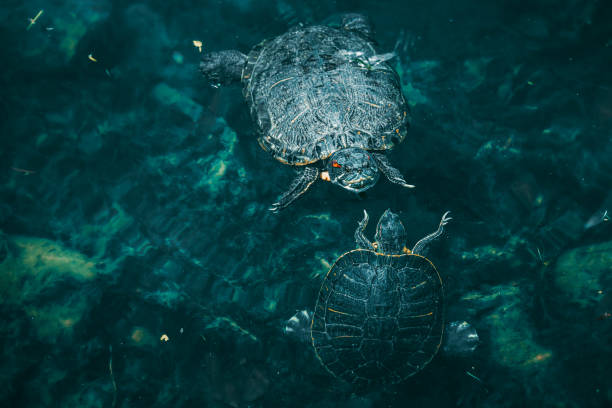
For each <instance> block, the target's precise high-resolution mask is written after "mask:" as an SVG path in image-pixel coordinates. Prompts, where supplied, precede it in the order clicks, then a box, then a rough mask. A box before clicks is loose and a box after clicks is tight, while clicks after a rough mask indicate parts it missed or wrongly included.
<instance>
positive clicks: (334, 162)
mask: <svg viewBox="0 0 612 408" xmlns="http://www.w3.org/2000/svg"><path fill="white" fill-rule="evenodd" d="M332 167H335V168H337V169H339V168H340V167H342V166H341V165H339V164H338V162H337V161H335V160H332Z"/></svg>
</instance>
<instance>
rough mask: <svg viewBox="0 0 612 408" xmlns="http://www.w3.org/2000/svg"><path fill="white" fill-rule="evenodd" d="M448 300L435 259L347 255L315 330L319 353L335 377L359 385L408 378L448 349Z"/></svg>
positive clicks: (331, 275)
mask: <svg viewBox="0 0 612 408" xmlns="http://www.w3.org/2000/svg"><path fill="white" fill-rule="evenodd" d="M443 297H444V294H443V288H442V281H441V279H440V275H439V274H438V272H437V271H436V269H435V267H434V266H433V264H432V263H431V262H430V261H429V260H428V259H427V258H424V257H422V256H420V255H384V254H379V253H375V252H373V251H368V250H362V249H357V250H354V251H351V252H347V253H346V254H344V255H342V256H341V257H340V258H339V259H338V260H337V261H336V263H335V264H334V266H333V267H332V268H331V269H330V271H329V272H328V273H327V276H326V277H325V280H324V282H323V285H322V286H321V290H320V292H319V298H318V300H317V304H316V307H315V312H314V317H313V320H312V329H311V335H312V343H313V346H314V348H315V351H316V353H317V356H318V357H319V360H321V363H323V365H324V366H325V367H326V368H327V370H328V371H329V372H330V373H331V374H333V375H334V376H336V377H339V378H341V379H343V380H346V381H348V382H349V383H353V384H356V385H359V386H360V385H368V384H371V383H376V384H380V383H397V382H400V381H403V380H405V379H406V378H408V377H410V376H412V375H414V374H416V373H417V372H419V371H420V370H421V369H423V367H424V366H425V365H427V363H429V361H431V359H432V358H433V357H434V356H435V354H436V352H437V351H438V348H439V347H440V342H441V339H442V334H443V330H444V329H443V327H444V313H443Z"/></svg>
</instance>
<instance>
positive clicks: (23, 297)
mask: <svg viewBox="0 0 612 408" xmlns="http://www.w3.org/2000/svg"><path fill="white" fill-rule="evenodd" d="M2 246H3V247H4V251H5V255H4V256H3V260H2V261H1V263H0V304H1V305H3V306H8V305H11V306H13V307H16V308H18V309H20V310H21V311H22V312H23V313H24V314H25V315H27V316H29V317H30V320H31V324H32V326H33V327H34V329H35V332H36V335H37V337H38V339H39V340H40V341H43V342H49V343H55V342H56V341H58V339H59V338H60V337H61V336H63V335H70V334H71V333H72V330H73V328H74V327H75V325H76V324H78V323H79V322H80V321H81V319H82V317H83V316H84V314H85V313H86V311H87V310H89V308H90V307H91V306H92V304H91V301H92V299H93V296H94V295H95V293H96V290H95V288H94V287H93V286H88V285H87V283H88V282H91V281H93V280H94V279H95V278H96V277H97V276H99V275H101V274H103V273H106V272H107V270H106V268H107V267H106V266H105V265H104V264H101V263H99V262H97V260H96V259H92V258H88V257H87V256H85V255H83V254H81V253H80V252H77V251H74V250H72V249H69V248H66V247H64V246H63V245H61V244H59V243H56V242H53V241H51V240H48V239H43V238H32V237H5V238H4V242H2ZM74 285H78V286H77V287H78V288H79V289H78V290H75V288H74ZM52 294H54V298H53V299H54V300H53V301H49V300H48V299H49V296H51V295H52ZM14 323H15V322H6V323H5V324H6V325H11V324H14Z"/></svg>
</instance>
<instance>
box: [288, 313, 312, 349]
mask: <svg viewBox="0 0 612 408" xmlns="http://www.w3.org/2000/svg"><path fill="white" fill-rule="evenodd" d="M311 322H312V312H311V311H309V310H300V311H299V312H297V313H296V314H295V315H293V316H292V317H291V318H290V319H289V320H287V321H285V325H284V327H283V333H285V334H286V335H288V336H290V337H293V338H295V339H296V340H298V341H301V342H304V343H306V342H308V341H309V340H310V325H311Z"/></svg>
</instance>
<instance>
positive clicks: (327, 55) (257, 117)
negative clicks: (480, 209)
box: [200, 14, 414, 211]
mask: <svg viewBox="0 0 612 408" xmlns="http://www.w3.org/2000/svg"><path fill="white" fill-rule="evenodd" d="M371 33H372V31H371V28H370V25H369V23H368V21H367V19H366V17H364V16H362V15H360V14H346V15H344V16H343V18H342V24H341V26H340V27H328V26H322V25H316V26H307V27H306V26H301V25H299V26H297V27H295V28H292V29H291V30H289V31H288V32H287V33H285V34H282V35H280V36H278V37H276V38H273V39H271V40H267V41H264V42H262V43H260V44H259V45H257V46H256V47H255V48H253V50H252V51H251V52H250V53H249V54H248V55H245V54H243V53H241V52H240V51H237V50H226V51H217V52H210V53H207V54H205V55H204V56H203V57H202V61H201V62H200V71H201V72H202V73H203V75H204V76H205V77H206V78H208V80H210V81H211V82H212V84H213V85H214V86H218V85H221V84H230V83H233V82H238V81H241V82H242V86H243V95H244V97H245V99H246V101H247V104H248V106H249V108H250V111H251V116H252V117H253V120H254V121H255V123H256V124H257V126H258V130H259V133H260V136H259V139H258V140H259V144H260V145H261V147H262V148H263V149H264V150H267V151H269V152H270V153H271V154H272V156H274V158H276V159H277V160H278V161H280V162H281V163H284V164H288V165H292V166H299V170H298V175H297V177H296V178H295V179H294V180H293V182H292V183H291V185H290V187H289V189H288V190H287V191H286V192H285V193H284V194H282V195H281V196H280V197H279V199H278V201H277V202H276V203H275V204H273V205H272V207H271V208H270V209H271V210H273V211H278V210H280V209H281V208H284V207H286V206H288V205H289V204H290V203H291V202H293V201H294V200H295V199H297V198H298V197H300V196H301V195H302V194H303V193H304V192H306V190H308V188H309V187H310V186H311V185H312V184H313V183H314V182H315V181H316V180H318V179H323V180H326V181H331V182H332V183H334V184H336V185H339V186H341V187H343V188H345V189H347V190H349V191H353V192H357V193H358V192H362V191H365V190H367V189H369V188H370V187H372V186H373V185H374V184H376V182H377V181H378V177H379V173H380V172H382V173H383V174H384V175H385V176H386V177H387V178H388V179H389V180H390V181H391V182H393V183H396V184H399V185H401V186H403V187H408V188H411V187H414V186H413V185H410V184H408V183H406V181H405V180H404V177H403V176H402V175H401V173H400V172H399V171H398V170H397V169H396V168H394V167H393V166H392V165H391V164H390V162H389V160H388V159H387V157H386V155H385V154H384V151H385V150H388V149H390V148H391V147H393V146H394V145H395V144H397V143H399V142H401V141H402V140H403V139H404V137H405V135H406V129H407V127H408V125H409V123H408V122H409V114H408V106H407V104H406V100H405V99H404V96H403V94H402V91H401V86H400V82H399V79H398V75H397V73H396V72H395V71H394V70H393V69H392V68H391V66H390V65H389V64H388V63H387V62H386V61H387V60H389V59H390V58H393V56H394V54H393V53H386V54H376V51H375V50H374V46H373V45H372V41H371Z"/></svg>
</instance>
